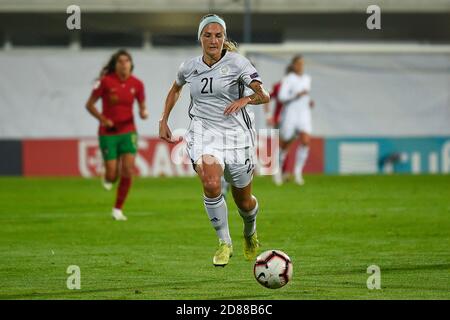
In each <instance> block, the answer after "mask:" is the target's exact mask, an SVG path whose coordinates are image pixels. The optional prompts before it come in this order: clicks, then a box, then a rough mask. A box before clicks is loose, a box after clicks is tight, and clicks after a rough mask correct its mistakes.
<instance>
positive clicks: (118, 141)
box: [86, 50, 148, 220]
mask: <svg viewBox="0 0 450 320" xmlns="http://www.w3.org/2000/svg"><path fill="white" fill-rule="evenodd" d="M133 67H134V66H133V60H132V57H131V55H130V54H129V53H128V52H127V51H125V50H119V51H117V52H116V53H114V54H113V55H112V56H111V58H110V59H109V61H108V63H107V64H106V65H105V66H104V67H103V69H102V71H101V73H100V77H99V79H98V80H97V82H96V84H95V86H94V89H93V91H92V93H91V96H90V97H89V100H88V102H87V103H86V108H87V109H88V111H89V112H90V113H91V114H92V115H93V116H94V117H95V118H96V119H97V120H98V121H99V123H100V126H99V130H98V135H99V144H100V149H101V152H102V156H103V160H104V162H105V173H104V177H103V186H104V187H105V189H107V190H111V189H112V186H113V183H114V182H116V181H117V180H118V179H119V185H118V188H117V197H116V202H115V205H114V208H113V211H112V216H113V218H114V219H115V220H127V218H126V216H125V215H124V214H123V212H122V207H123V205H124V202H125V199H126V197H127V195H128V191H129V190H130V187H131V181H132V175H133V170H134V161H135V157H136V153H137V131H136V125H135V123H134V117H133V104H134V101H135V100H137V102H138V105H139V116H140V117H141V119H146V118H147V117H148V110H147V106H146V104H145V93H144V84H143V83H142V81H140V80H139V79H138V78H136V77H134V76H133V75H132V72H133ZM99 98H101V99H102V112H101V113H100V112H99V111H98V110H97V108H96V107H95V103H96V101H97V100H98V99H99Z"/></svg>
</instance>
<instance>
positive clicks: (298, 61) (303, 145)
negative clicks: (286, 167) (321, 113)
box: [273, 55, 314, 185]
mask: <svg viewBox="0 0 450 320" xmlns="http://www.w3.org/2000/svg"><path fill="white" fill-rule="evenodd" d="M304 64H305V62H304V58H303V56H301V55H297V56H295V57H293V58H292V62H291V69H290V70H291V72H290V73H288V74H287V75H286V76H285V77H284V78H283V80H282V82H281V87H280V92H279V94H278V99H279V100H280V102H282V103H283V105H284V107H283V111H282V114H281V125H280V153H279V160H280V162H279V163H280V165H279V168H278V170H277V172H276V173H275V174H274V176H273V178H274V182H275V184H277V185H281V184H282V183H283V172H282V164H283V163H284V160H285V157H286V154H287V151H288V149H289V146H290V145H291V143H292V142H293V141H294V140H295V139H296V138H297V137H298V138H299V139H300V146H299V148H298V149H297V152H296V156H295V167H294V176H295V182H296V183H297V184H298V185H303V184H304V183H305V181H304V179H303V167H304V166H305V163H306V160H307V158H308V153H309V143H310V140H311V138H310V135H311V132H312V121H311V108H312V107H314V101H313V100H312V99H311V97H310V95H309V93H310V90H311V77H310V76H309V75H308V74H305V73H304Z"/></svg>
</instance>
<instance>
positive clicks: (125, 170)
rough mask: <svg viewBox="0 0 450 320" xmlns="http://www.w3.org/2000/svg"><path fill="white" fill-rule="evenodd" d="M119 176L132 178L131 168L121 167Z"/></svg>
mask: <svg viewBox="0 0 450 320" xmlns="http://www.w3.org/2000/svg"><path fill="white" fill-rule="evenodd" d="M121 175H122V177H126V178H131V177H132V176H133V167H132V166H124V167H122V172H121Z"/></svg>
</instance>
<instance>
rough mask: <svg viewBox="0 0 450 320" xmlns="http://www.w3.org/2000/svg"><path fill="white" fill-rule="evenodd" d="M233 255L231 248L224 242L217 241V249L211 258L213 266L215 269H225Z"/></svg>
mask: <svg viewBox="0 0 450 320" xmlns="http://www.w3.org/2000/svg"><path fill="white" fill-rule="evenodd" d="M232 255H233V246H232V245H231V244H228V243H226V242H225V241H222V240H219V249H217V251H216V254H215V255H214V258H213V264H214V266H216V267H225V266H226V265H227V264H228V261H230V258H231V256H232Z"/></svg>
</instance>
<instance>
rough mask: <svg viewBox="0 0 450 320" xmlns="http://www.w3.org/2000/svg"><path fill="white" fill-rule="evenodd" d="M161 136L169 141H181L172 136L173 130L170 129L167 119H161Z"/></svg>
mask: <svg viewBox="0 0 450 320" xmlns="http://www.w3.org/2000/svg"><path fill="white" fill-rule="evenodd" d="M159 137H160V138H161V139H163V140H164V141H167V142H168V143H177V142H178V141H180V140H174V139H173V138H172V131H170V128H169V125H168V124H167V121H165V120H162V119H161V120H159Z"/></svg>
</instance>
